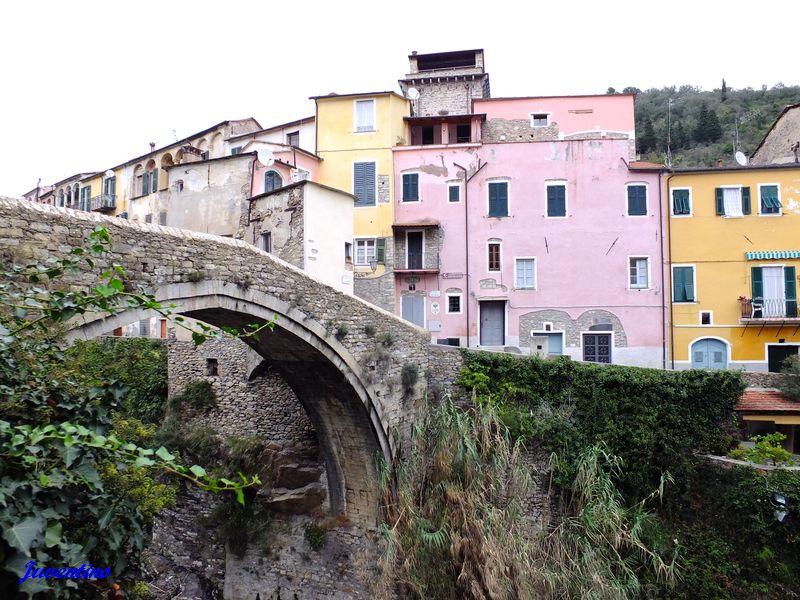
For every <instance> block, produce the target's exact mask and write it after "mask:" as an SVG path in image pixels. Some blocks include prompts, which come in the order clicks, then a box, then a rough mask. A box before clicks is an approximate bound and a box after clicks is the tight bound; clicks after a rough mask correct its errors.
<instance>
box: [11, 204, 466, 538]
mask: <svg viewBox="0 0 800 600" xmlns="http://www.w3.org/2000/svg"><path fill="white" fill-rule="evenodd" d="M97 225H103V226H104V227H105V228H106V229H107V230H108V231H109V233H110V234H111V238H112V242H113V244H112V250H111V252H110V253H108V254H107V255H105V256H104V257H103V259H102V260H99V261H97V263H96V271H95V272H82V273H79V274H75V275H72V276H70V278H69V279H70V280H69V282H68V283H69V284H70V285H74V286H89V285H93V284H96V283H97V276H98V273H100V272H101V271H103V270H105V268H107V266H108V265H109V264H110V263H111V262H116V263H119V264H121V265H122V266H123V267H124V269H125V273H126V279H127V281H128V282H130V283H132V284H134V285H142V286H144V287H145V288H146V289H148V290H149V291H151V292H152V293H154V294H155V296H156V297H157V299H158V300H160V301H162V302H163V303H165V304H169V303H175V304H176V305H177V306H178V308H177V310H176V312H178V313H181V314H185V315H186V316H189V317H192V318H194V319H197V320H199V321H202V322H205V323H208V324H210V325H215V326H231V327H243V326H245V325H248V324H251V323H264V322H266V321H268V320H271V319H272V318H273V316H274V315H277V317H278V320H277V323H276V327H275V329H274V330H273V331H268V330H267V331H265V332H264V333H262V334H260V335H259V336H258V337H257V338H254V339H251V340H249V341H248V344H249V345H250V346H251V347H252V348H253V349H254V350H255V351H256V352H258V354H260V355H261V357H263V359H264V360H265V361H266V363H267V364H268V365H269V366H271V367H272V368H273V369H275V370H276V371H277V372H278V373H279V374H280V375H281V376H282V377H283V378H284V379H285V381H286V382H287V383H288V385H289V386H290V387H291V388H292V390H293V391H294V392H295V394H296V395H297V397H298V399H299V400H300V402H301V403H302V405H303V407H304V408H305V410H306V412H307V413H308V415H309V417H310V418H311V421H312V423H313V425H314V428H315V429H316V431H317V435H318V438H319V443H320V446H321V448H322V452H323V455H324V458H325V464H326V469H327V476H328V487H329V490H328V491H329V500H330V506H331V511H332V512H334V513H344V514H346V515H347V516H348V517H349V518H350V519H351V520H352V521H354V522H356V523H361V524H362V525H370V524H374V523H375V521H376V518H377V516H378V489H377V481H378V477H377V471H376V458H377V457H378V456H379V455H383V456H384V457H386V458H389V457H390V456H391V455H392V454H393V453H394V452H395V451H397V447H396V446H397V444H398V442H397V441H396V440H397V436H395V435H394V432H399V433H400V439H402V438H404V437H405V434H407V432H408V430H409V425H410V423H411V421H412V420H413V415H414V409H415V407H417V406H418V403H419V401H420V400H421V398H422V395H423V394H424V390H425V384H426V382H425V380H424V377H425V374H426V373H428V372H429V367H430V366H434V365H439V366H441V363H442V362H445V363H447V362H449V363H453V364H454V363H455V362H457V358H456V357H458V354H457V353H453V352H452V351H450V352H445V351H444V350H443V349H441V348H436V347H435V346H432V345H431V344H430V342H429V337H428V334H427V332H425V331H424V330H422V329H419V328H417V327H415V326H413V325H411V324H409V323H408V322H406V321H403V320H402V319H400V318H399V317H397V316H395V315H393V314H391V313H388V312H386V311H384V310H382V309H380V308H377V307H375V306H373V305H371V304H369V303H367V302H364V301H363V300H361V299H359V298H356V297H354V296H350V295H347V294H344V293H341V292H339V291H337V290H335V289H333V288H331V287H329V286H327V285H325V284H323V283H322V282H320V281H319V280H317V279H315V278H313V277H310V276H309V275H307V274H306V273H305V272H303V271H302V270H300V269H297V268H296V267H294V266H292V265H290V264H288V263H286V262H283V261H281V260H279V259H277V258H275V257H274V256H272V255H270V254H267V253H265V252H263V251H261V250H259V249H258V248H256V247H254V246H252V245H250V244H247V243H245V242H243V241H240V240H234V239H230V238H222V237H217V236H212V235H208V234H203V233H195V232H190V231H186V230H180V229H172V228H167V227H160V226H158V225H150V224H138V223H131V222H128V221H124V220H121V219H116V218H111V217H106V216H103V215H99V214H97V213H88V212H80V211H73V210H70V209H65V208H56V207H50V206H47V205H40V204H33V203H30V202H26V201H20V200H14V199H5V198H0V253H2V255H3V259H6V260H7V259H13V260H16V261H17V262H25V261H30V260H32V259H36V260H38V259H45V258H47V257H49V256H53V255H56V256H58V255H65V254H66V253H67V252H69V251H70V249H71V248H72V247H74V246H78V245H82V244H83V243H84V242H85V240H86V237H87V236H88V234H89V233H90V232H91V231H92V230H93V229H94V228H95V227H96V226H97ZM149 316H151V314H150V313H148V312H147V311H144V310H141V309H134V310H129V311H126V312H123V313H119V314H116V315H113V316H108V315H101V314H94V315H86V316H85V317H83V318H82V319H81V320H79V321H76V322H74V325H73V328H72V330H71V331H70V333H69V336H70V337H71V338H73V339H74V338H87V339H88V338H93V337H95V336H97V335H101V334H104V333H107V332H109V331H111V330H113V329H115V328H116V327H120V326H123V325H127V324H129V323H132V322H135V321H138V320H140V319H143V318H147V317H149ZM337 325H342V326H343V327H340V328H339V332H340V333H339V335H338V336H337V335H336V334H335V331H334V329H335V328H336V326H337ZM365 326H370V327H368V328H367V329H369V331H370V334H368V333H367V331H365ZM345 328H346V330H347V333H346V335H341V332H343V331H344V330H345ZM387 334H388V336H390V337H391V343H390V344H388V342H389V340H388V339H387ZM387 344H388V345H387ZM445 357H448V359H447V360H444V361H443V360H442V359H443V358H445ZM454 358H456V360H455V361H454V360H453V359H454ZM405 365H415V366H416V367H417V371H418V373H419V378H420V381H419V382H418V383H417V384H416V385H415V386H414V388H413V390H412V391H411V392H410V393H407V392H404V390H403V386H402V385H401V383H400V378H401V372H402V369H403V367H404V366H405ZM439 370H440V368H439V369H437V371H439ZM454 370H455V369H454V368H453V369H451V371H454Z"/></svg>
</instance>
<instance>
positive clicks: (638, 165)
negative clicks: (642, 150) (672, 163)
mask: <svg viewBox="0 0 800 600" xmlns="http://www.w3.org/2000/svg"><path fill="white" fill-rule="evenodd" d="M628 166H629V167H630V168H631V169H664V170H665V171H666V170H667V167H665V166H664V165H660V164H658V163H654V162H647V161H644V160H634V161H631V162H630V163H629V165H628Z"/></svg>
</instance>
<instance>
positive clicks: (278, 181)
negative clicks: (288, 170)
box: [264, 171, 283, 193]
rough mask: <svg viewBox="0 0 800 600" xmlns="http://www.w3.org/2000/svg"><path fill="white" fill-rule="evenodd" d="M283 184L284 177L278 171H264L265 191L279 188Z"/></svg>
mask: <svg viewBox="0 0 800 600" xmlns="http://www.w3.org/2000/svg"><path fill="white" fill-rule="evenodd" d="M282 186H283V177H281V174H280V173H278V172H277V171H267V172H266V173H264V193H267V192H271V191H273V190H277V189H278V188H279V187H282Z"/></svg>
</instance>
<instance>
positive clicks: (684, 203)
mask: <svg viewBox="0 0 800 600" xmlns="http://www.w3.org/2000/svg"><path fill="white" fill-rule="evenodd" d="M672 214H673V215H691V214H692V191H691V190H690V189H689V188H680V189H674V190H672Z"/></svg>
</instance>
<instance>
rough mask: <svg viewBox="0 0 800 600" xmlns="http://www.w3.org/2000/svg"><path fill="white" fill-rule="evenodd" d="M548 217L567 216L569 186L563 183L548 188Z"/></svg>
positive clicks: (550, 185)
mask: <svg viewBox="0 0 800 600" xmlns="http://www.w3.org/2000/svg"><path fill="white" fill-rule="evenodd" d="M547 216H548V217H566V216H567V186H566V185H564V184H563V183H558V184H548V186H547Z"/></svg>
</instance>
